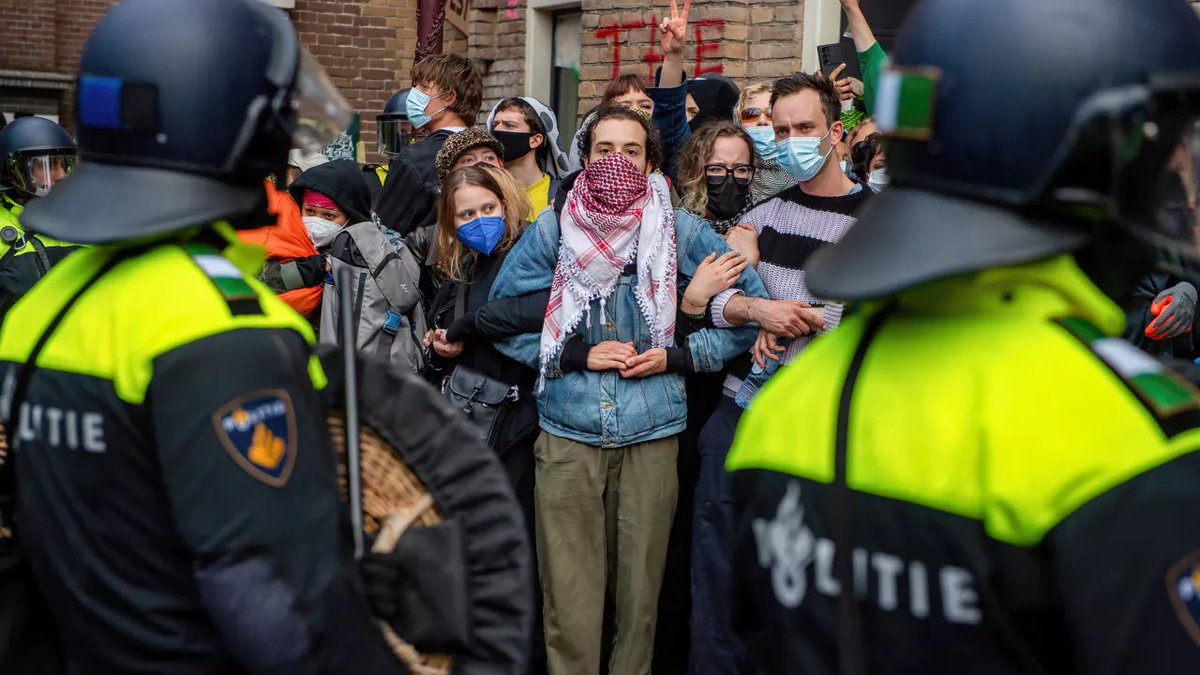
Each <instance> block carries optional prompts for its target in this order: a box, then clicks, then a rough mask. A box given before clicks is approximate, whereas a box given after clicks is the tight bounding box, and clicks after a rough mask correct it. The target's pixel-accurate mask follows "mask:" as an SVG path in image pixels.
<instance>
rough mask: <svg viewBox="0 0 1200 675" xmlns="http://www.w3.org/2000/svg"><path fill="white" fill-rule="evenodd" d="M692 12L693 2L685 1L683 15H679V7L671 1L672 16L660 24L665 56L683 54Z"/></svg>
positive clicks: (673, 0)
mask: <svg viewBox="0 0 1200 675" xmlns="http://www.w3.org/2000/svg"><path fill="white" fill-rule="evenodd" d="M691 11H692V0H684V3H683V13H682V14H680V13H679V5H678V4H676V2H675V0H671V16H670V17H669V18H665V19H663V20H662V21H661V22H659V24H658V31H659V33H661V34H662V35H661V41H662V50H663V54H683V48H684V47H685V46H686V45H687V23H688V14H689V13H690V12H691Z"/></svg>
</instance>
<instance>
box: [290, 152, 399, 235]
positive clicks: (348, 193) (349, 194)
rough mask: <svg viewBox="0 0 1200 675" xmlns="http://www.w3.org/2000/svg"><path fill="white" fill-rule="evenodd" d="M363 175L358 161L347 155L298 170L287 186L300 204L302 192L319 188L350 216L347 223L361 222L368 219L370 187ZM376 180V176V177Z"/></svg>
mask: <svg viewBox="0 0 1200 675" xmlns="http://www.w3.org/2000/svg"><path fill="white" fill-rule="evenodd" d="M368 178H374V176H373V175H371V176H367V175H366V174H364V173H363V172H362V171H361V170H360V169H359V168H358V164H356V163H354V162H352V161H350V160H348V159H337V160H334V161H332V162H326V163H325V164H321V165H319V166H314V167H313V168H311V169H309V170H308V171H305V172H304V173H302V174H300V177H299V178H297V179H296V180H295V181H294V182H293V183H292V184H291V186H290V187H288V192H289V193H291V195H292V199H294V200H296V203H297V204H299V205H300V207H301V209H303V208H304V193H305V192H307V191H309V190H312V191H313V192H319V193H321V194H323V195H325V196H326V197H328V198H329V199H331V200H333V203H334V204H337V207H338V208H339V209H341V211H342V213H344V214H346V217H347V218H349V219H350V220H349V221H348V223H347V224H354V223H361V222H363V221H367V220H370V219H371V189H370V188H369V187H367V179H368ZM376 180H378V179H376Z"/></svg>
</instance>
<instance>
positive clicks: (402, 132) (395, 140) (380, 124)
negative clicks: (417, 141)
mask: <svg viewBox="0 0 1200 675" xmlns="http://www.w3.org/2000/svg"><path fill="white" fill-rule="evenodd" d="M410 91H412V88H411V87H410V88H408V89H401V90H400V91H398V92H396V93H395V94H392V97H391V98H389V99H388V102H387V104H386V105H384V106H383V112H382V113H380V114H379V115H378V116H376V117H375V133H376V136H377V138H378V141H379V154H381V155H383V156H384V157H395V156H396V155H398V154H400V151H401V150H403V149H404V148H406V147H408V145H409V144H410V143H412V142H413V129H412V124H410V123H409V121H408V109H407V108H406V107H405V104H406V103H407V102H408V92H410Z"/></svg>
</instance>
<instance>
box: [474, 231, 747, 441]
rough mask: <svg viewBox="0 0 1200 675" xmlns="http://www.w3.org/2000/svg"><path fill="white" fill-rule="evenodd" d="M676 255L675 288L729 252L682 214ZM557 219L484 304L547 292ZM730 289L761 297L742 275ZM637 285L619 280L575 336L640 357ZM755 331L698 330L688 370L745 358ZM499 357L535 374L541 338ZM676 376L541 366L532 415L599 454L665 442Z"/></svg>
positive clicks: (522, 252)
mask: <svg viewBox="0 0 1200 675" xmlns="http://www.w3.org/2000/svg"><path fill="white" fill-rule="evenodd" d="M675 229H676V249H677V253H678V257H679V288H680V289H682V288H684V287H686V282H687V281H690V279H691V276H692V275H693V274H694V273H695V271H696V266H697V265H698V264H699V263H700V262H701V261H702V260H704V258H705V256H707V255H708V254H709V253H713V252H716V253H717V254H718V255H720V254H722V253H724V252H726V251H728V250H729V247H728V246H726V244H725V241H724V240H723V239H721V237H719V236H718V235H717V234H716V233H715V232H713V230H712V228H710V227H709V226H708V224H707V223H705V222H704V221H703V220H700V219H699V218H697V217H696V216H695V215H693V214H690V213H687V212H686V211H682V210H677V211H675ZM559 239H560V236H559V229H558V217H557V215H556V214H555V213H554V210H553V209H548V210H546V211H545V212H543V213H542V215H541V217H539V218H538V220H537V222H536V223H534V225H533V227H530V228H529V229H528V230H527V231H526V232H525V234H524V235H523V236H522V237H521V240H520V241H519V242H517V245H516V246H515V247H514V248H513V249H512V251H511V252H510V253H509V254H508V258H507V259H506V260H505V261H504V267H503V269H501V271H500V274H499V276H497V277H496V281H495V283H494V284H493V285H492V293H491V299H493V300H495V299H499V298H507V297H514V296H520V295H524V294H526V293H532V292H535V291H543V290H546V289H548V288H549V287H550V280H551V278H552V277H553V275H554V268H555V265H556V263H557V262H558V248H559ZM737 288H739V289H741V290H742V291H743V292H745V293H746V294H747V295H749V296H754V297H762V298H765V297H767V292H766V289H765V288H764V287H763V284H762V281H760V280H759V278H758V275H757V274H755V273H754V271H753V270H751V269H749V268H747V269H746V271H745V272H743V273H742V276H741V277H740V278H739V279H738V282H737ZM636 290H637V278H636V277H635V276H633V275H625V274H623V275H621V277H620V279H619V280H618V281H617V284H616V286H615V288H614V289H613V292H612V295H610V296H609V297H608V298H607V301H606V303H605V311H606V315H605V316H603V317H601V312H600V302H599V301H596V302H594V303H593V304H592V307H591V317H592V319H591V322H590V324H591V325H590V327H589V326H588V322H580V325H579V327H578V328H577V329H576V333H575V334H582V335H583V338H584V340H585V341H586V342H587V343H589V344H599V343H601V342H604V341H606V340H615V341H619V342H632V343H633V345H634V347H636V348H637V350H638V352H639V353H641V352H643V351H646V350H647V349H649V348H650V329H649V327H648V326H647V325H646V323H645V320H644V319H642V315H641V313H640V312H639V311H638V306H637V301H636V299H635V292H636ZM757 334H758V330H757V328H755V327H752V326H750V327H747V326H742V327H739V328H731V329H718V328H704V329H702V330H700V331H698V332H696V333H693V334H691V335H690V336H688V337H687V339H686V343H687V349H688V351H689V352H690V355H691V359H692V365H693V367H694V368H695V370H697V371H699V372H710V373H715V372H719V371H720V370H721V369H723V368H724V367H725V362H726V361H728V360H730V359H732V358H733V357H735V356H737V355H738V354H742V353H744V352H746V351H748V350H749V349H750V348H751V346H753V344H754V340H755V337H756V336H757ZM496 347H497V348H498V349H499V350H500V351H501V352H502V353H504V354H505V355H507V356H510V357H512V358H513V359H515V360H517V361H520V362H522V363H525V364H527V365H529V366H530V367H532V368H537V367H538V356H539V354H540V351H541V335H540V334H539V333H527V334H525V335H519V336H517V337H514V338H510V339H508V340H505V341H502V342H499V343H497V345H496ZM683 378H684V375H683V374H681V373H664V374H661V375H654V376H651V377H645V378H640V379H630V380H626V379H622V378H621V376H620V375H619V374H618V373H617V372H616V371H604V372H592V371H581V372H568V373H564V372H562V371H561V369H560V368H559V363H558V361H557V360H555V361H553V362H551V363H550V364H549V366H548V369H547V373H546V377H545V382H544V386H543V387H540V388H539V392H538V394H537V397H538V413H539V417H540V419H541V427H542V429H544V430H545V431H547V432H549V433H551V434H553V435H555V436H558V437H560V438H565V439H568V440H572V441H576V442H579V443H584V444H587V445H592V446H596V447H601V448H619V447H623V446H626V445H633V444H635V443H645V442H647V441H653V440H657V439H661V438H669V437H671V436H674V435H675V434H678V433H679V432H680V431H683V428H684V426H686V424H687V399H686V397H685V395H684V387H683Z"/></svg>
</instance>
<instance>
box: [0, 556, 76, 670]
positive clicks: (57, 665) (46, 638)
mask: <svg viewBox="0 0 1200 675" xmlns="http://www.w3.org/2000/svg"><path fill="white" fill-rule="evenodd" d="M61 672H64V670H63V664H62V661H61V654H60V652H59V645H58V633H57V630H56V628H55V626H54V623H53V621H52V620H51V618H50V611H49V609H48V608H47V607H46V601H45V600H44V599H43V598H42V594H41V592H40V591H39V590H38V587H37V583H36V582H35V581H34V579H33V574H32V573H31V571H30V570H29V568H28V566H26V564H25V562H24V561H23V560H21V559H20V557H19V554H18V553H17V550H16V542H14V541H13V540H12V539H7V538H4V539H0V673H3V674H4V675H55V673H61Z"/></svg>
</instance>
